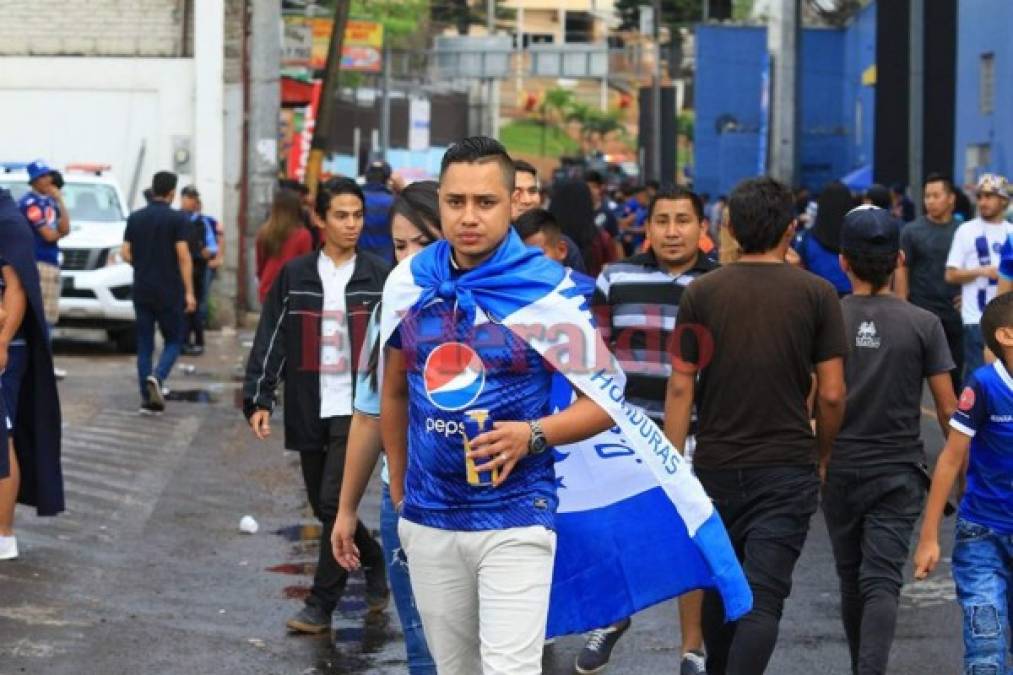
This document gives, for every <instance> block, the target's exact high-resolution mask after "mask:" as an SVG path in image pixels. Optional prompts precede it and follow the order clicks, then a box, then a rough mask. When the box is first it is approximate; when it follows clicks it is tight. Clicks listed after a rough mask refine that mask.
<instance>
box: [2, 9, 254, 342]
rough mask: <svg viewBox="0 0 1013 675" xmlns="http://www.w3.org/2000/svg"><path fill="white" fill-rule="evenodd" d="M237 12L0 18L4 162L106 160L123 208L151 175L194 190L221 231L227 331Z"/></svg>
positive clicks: (239, 116)
mask: <svg viewBox="0 0 1013 675" xmlns="http://www.w3.org/2000/svg"><path fill="white" fill-rule="evenodd" d="M245 5H246V3H244V2H243V1H242V0H200V2H195V1H194V0H134V1H133V2H127V3H123V2H85V1H82V0H76V1H71V2H66V3H63V4H61V5H60V6H59V7H57V6H56V5H40V4H39V3H37V2H33V1H32V0H8V1H7V2H4V6H3V20H2V21H0V100H3V111H4V112H3V124H2V125H0V153H2V155H0V161H29V160H32V159H35V158H37V157H43V158H45V159H46V160H47V161H49V162H51V163H52V164H53V165H55V166H57V167H59V166H64V165H67V164H69V163H74V162H92V163H97V164H104V165H109V166H110V167H111V171H112V172H113V174H114V175H115V176H116V178H117V180H118V181H119V183H120V185H121V187H122V189H123V191H124V193H125V195H126V199H127V201H128V206H129V208H131V209H132V208H135V207H138V206H140V205H142V204H143V198H142V196H141V192H142V190H143V189H144V188H145V187H147V186H148V185H149V184H150V181H151V176H152V174H154V173H155V172H156V171H158V170H163V169H165V170H171V171H174V172H176V173H177V174H179V176H180V186H183V185H186V184H189V183H193V184H196V185H197V186H198V187H199V189H200V193H201V199H202V201H203V204H204V209H205V210H206V211H207V212H208V213H209V214H212V215H214V216H215V217H217V218H219V219H220V220H221V222H222V223H223V224H224V225H225V227H226V246H227V249H226V250H227V251H228V259H227V261H226V268H225V270H224V272H223V273H222V274H221V275H220V277H219V282H218V283H217V284H216V285H215V293H216V296H217V302H216V309H217V312H218V316H217V319H218V321H220V322H224V323H227V324H230V323H234V321H235V311H234V309H235V305H236V302H235V300H236V283H235V272H236V267H237V256H236V251H237V242H238V237H237V235H238V230H237V222H238V220H239V181H240V169H239V167H240V164H241V162H240V161H239V158H240V156H241V152H242V137H241V135H242V120H243V110H242V99H243V96H242V63H241V56H242V53H243V50H242V44H243V26H244V20H243V11H244V7H245ZM43 8H45V11H43ZM195 13H196V14H195Z"/></svg>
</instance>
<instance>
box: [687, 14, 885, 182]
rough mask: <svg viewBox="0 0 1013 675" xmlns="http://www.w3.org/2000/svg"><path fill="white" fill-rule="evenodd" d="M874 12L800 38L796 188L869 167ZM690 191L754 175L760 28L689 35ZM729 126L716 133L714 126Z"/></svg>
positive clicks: (707, 29)
mask: <svg viewBox="0 0 1013 675" xmlns="http://www.w3.org/2000/svg"><path fill="white" fill-rule="evenodd" d="M875 40H876V20H875V11H874V7H872V6H871V5H870V6H867V7H866V8H864V9H863V10H862V11H861V12H860V13H859V14H858V16H857V17H856V18H855V20H854V21H853V22H852V23H851V24H849V26H848V27H847V28H845V29H835V30H832V29H805V30H804V31H803V33H802V45H801V59H802V72H801V75H802V77H801V83H800V90H801V92H802V100H801V105H800V108H801V133H802V137H801V144H800V152H799V154H800V183H801V184H802V185H805V186H806V187H809V188H810V189H813V190H819V189H820V188H821V187H822V186H823V185H824V184H826V183H827V182H828V181H830V180H834V179H836V178H840V177H841V176H843V175H845V174H846V173H848V172H849V171H851V170H853V169H856V168H858V167H859V166H862V165H863V164H867V163H869V162H871V161H872V138H873V113H874V107H873V104H874V101H875V99H874V97H875V92H874V88H873V87H871V86H863V85H862V83H861V82H862V73H863V72H864V71H865V70H866V69H867V68H868V67H869V66H871V65H872V64H874V63H875V56H876V55H875V45H876V42H875ZM696 45H697V54H696V66H697V72H696V83H695V100H696V122H695V133H696V137H695V139H694V171H695V181H694V185H695V187H696V189H697V190H698V191H700V192H708V193H710V194H711V195H717V194H723V193H727V192H728V191H729V190H731V188H732V187H734V185H735V184H736V183H737V182H738V181H740V180H742V179H743V178H747V177H750V176H755V175H757V173H759V166H760V164H759V161H758V156H759V153H760V137H759V133H760V128H761V120H762V109H761V89H762V78H763V71H764V55H765V53H766V50H767V31H766V28H764V27H742V26H720V25H700V26H698V27H697V34H696ZM722 119H725V120H728V119H734V120H736V122H737V125H736V126H735V128H733V129H728V130H726V131H725V132H724V133H719V132H718V129H717V127H718V125H719V122H720V120H722Z"/></svg>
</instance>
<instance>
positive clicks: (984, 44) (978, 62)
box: [954, 0, 1013, 185]
mask: <svg viewBox="0 0 1013 675" xmlns="http://www.w3.org/2000/svg"><path fill="white" fill-rule="evenodd" d="M957 7H958V16H957V31H958V32H957V101H956V105H957V125H956V142H955V147H954V161H955V163H956V167H955V172H954V175H955V178H956V180H957V181H958V182H961V181H962V182H963V183H964V184H965V185H973V184H974V183H975V182H976V181H977V178H978V176H980V175H981V174H982V173H984V172H986V171H994V172H998V173H1001V174H1002V175H1004V176H1009V175H1010V172H1013V43H1011V41H1010V36H1011V35H1013V3H1011V2H1009V0H960V2H958V3H957Z"/></svg>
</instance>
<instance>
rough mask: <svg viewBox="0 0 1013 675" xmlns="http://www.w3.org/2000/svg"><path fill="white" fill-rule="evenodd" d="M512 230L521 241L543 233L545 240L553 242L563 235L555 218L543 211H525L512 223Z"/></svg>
mask: <svg viewBox="0 0 1013 675" xmlns="http://www.w3.org/2000/svg"><path fill="white" fill-rule="evenodd" d="M514 229H515V230H517V234H518V235H519V236H520V238H521V239H522V240H524V239H527V238H528V237H532V236H534V235H536V234H538V233H539V232H544V233H545V237H546V238H547V239H549V240H550V241H555V240H556V239H558V238H559V236H560V235H561V234H562V233H563V228H561V227H560V226H559V223H558V222H557V221H556V217H555V216H553V215H552V214H551V213H549V212H548V211H546V210H545V209H531V210H530V211H525V212H524V213H522V214H521V215H520V216H518V217H517V220H516V221H514Z"/></svg>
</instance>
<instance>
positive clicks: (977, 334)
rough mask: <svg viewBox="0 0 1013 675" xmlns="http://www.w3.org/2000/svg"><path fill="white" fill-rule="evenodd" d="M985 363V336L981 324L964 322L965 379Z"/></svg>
mask: <svg viewBox="0 0 1013 675" xmlns="http://www.w3.org/2000/svg"><path fill="white" fill-rule="evenodd" d="M983 365H985V338H984V337H982V335H981V324H978V323H976V324H966V323H965V324H964V381H965V382H966V381H967V378H968V377H970V376H971V373H973V372H974V371H976V370H978V368H981V367H982V366H983Z"/></svg>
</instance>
